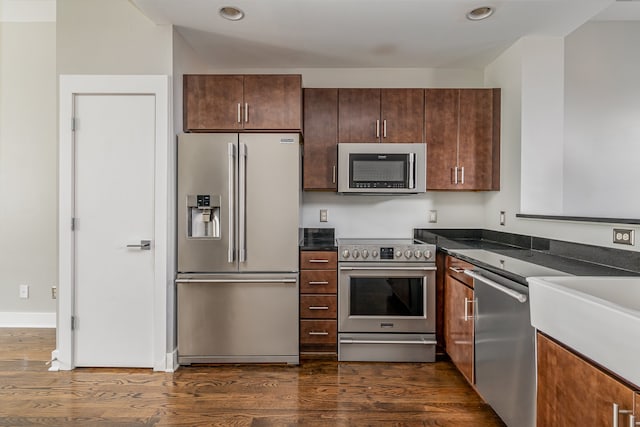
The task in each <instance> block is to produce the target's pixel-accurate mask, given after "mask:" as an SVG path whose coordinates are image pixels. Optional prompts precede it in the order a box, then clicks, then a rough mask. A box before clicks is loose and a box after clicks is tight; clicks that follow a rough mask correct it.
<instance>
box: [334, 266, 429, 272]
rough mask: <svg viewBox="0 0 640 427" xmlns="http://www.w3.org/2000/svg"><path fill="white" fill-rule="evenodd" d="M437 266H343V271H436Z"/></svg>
mask: <svg viewBox="0 0 640 427" xmlns="http://www.w3.org/2000/svg"><path fill="white" fill-rule="evenodd" d="M436 269H437V267H435V266H434V267H343V266H340V270H341V271H363V270H367V271H370V270H393V271H407V270H409V271H436Z"/></svg>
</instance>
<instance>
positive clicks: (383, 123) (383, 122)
mask: <svg viewBox="0 0 640 427" xmlns="http://www.w3.org/2000/svg"><path fill="white" fill-rule="evenodd" d="M382 137H383V138H386V137H387V121H386V120H383V121H382Z"/></svg>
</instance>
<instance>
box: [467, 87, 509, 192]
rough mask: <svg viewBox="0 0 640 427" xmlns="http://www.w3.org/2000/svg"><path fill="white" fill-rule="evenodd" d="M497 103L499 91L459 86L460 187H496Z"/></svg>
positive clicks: (497, 154)
mask: <svg viewBox="0 0 640 427" xmlns="http://www.w3.org/2000/svg"><path fill="white" fill-rule="evenodd" d="M496 92H497V93H496ZM496 101H497V105H496ZM499 103H500V93H499V90H494V89H460V140H459V146H458V167H459V168H460V177H459V181H460V183H459V185H458V188H459V189H460V190H499V189H500V181H499V177H500V107H499V106H500V104H499Z"/></svg>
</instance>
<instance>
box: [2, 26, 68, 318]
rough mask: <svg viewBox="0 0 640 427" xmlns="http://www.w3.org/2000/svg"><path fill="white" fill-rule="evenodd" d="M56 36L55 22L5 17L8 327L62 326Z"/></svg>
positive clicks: (5, 286)
mask: <svg viewBox="0 0 640 427" xmlns="http://www.w3.org/2000/svg"><path fill="white" fill-rule="evenodd" d="M55 40H56V25H55V23H51V22H46V23H44V22H32V23H26V22H21V23H16V22H11V23H9V22H0V326H3V325H32V326H43V325H46V326H54V325H55V310H56V304H55V303H56V301H55V300H53V299H52V298H51V286H52V285H56V283H57V276H58V272H57V271H58V265H57V200H58V197H57V185H56V182H57V161H56V159H57V146H56V141H57V116H56V113H55V112H56V109H57V100H56V87H57V84H56V74H55V70H56V68H55V67H56V55H55V51H56V49H55ZM19 284H28V285H29V286H30V296H29V299H19V298H18V285H19ZM36 313H45V314H36Z"/></svg>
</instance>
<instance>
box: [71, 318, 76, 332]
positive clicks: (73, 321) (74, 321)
mask: <svg viewBox="0 0 640 427" xmlns="http://www.w3.org/2000/svg"><path fill="white" fill-rule="evenodd" d="M71 330H72V331H75V330H76V316H71Z"/></svg>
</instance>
